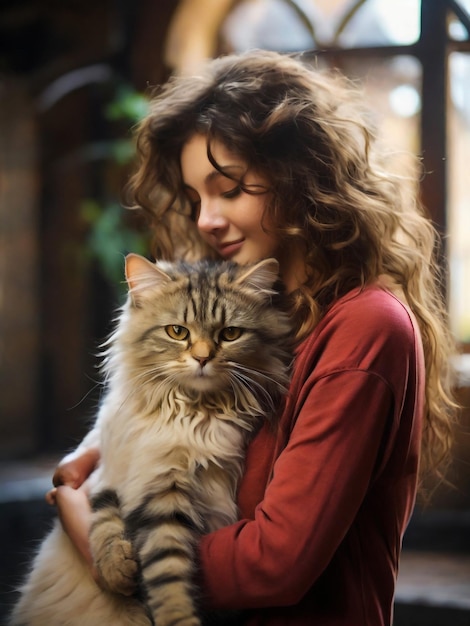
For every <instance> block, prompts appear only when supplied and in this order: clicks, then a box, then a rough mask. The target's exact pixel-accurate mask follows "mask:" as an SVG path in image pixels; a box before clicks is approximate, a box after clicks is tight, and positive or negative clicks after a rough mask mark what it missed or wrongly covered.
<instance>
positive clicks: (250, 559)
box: [200, 296, 415, 609]
mask: <svg viewBox="0 0 470 626" xmlns="http://www.w3.org/2000/svg"><path fill="white" fill-rule="evenodd" d="M375 297H376V296H374V298H375ZM378 297H379V300H380V298H382V296H378ZM387 304H388V303H387ZM379 305H380V306H378V308H377V309H374V301H373V299H372V301H370V298H369V299H364V306H359V305H349V306H346V307H345V310H344V314H342V313H341V311H340V312H339V313H338V312H336V313H335V315H334V316H332V318H331V323H328V322H325V324H326V329H325V328H324V330H323V338H322V335H321V332H320V331H318V332H317V337H316V339H315V341H314V342H312V346H314V347H313V348H312V349H313V352H314V355H313V356H312V357H311V358H310V357H309V359H307V361H305V362H304V363H303V364H302V365H301V367H300V370H301V371H300V373H299V371H297V374H296V376H298V377H299V378H300V379H301V380H302V382H301V383H300V389H297V390H296V391H294V393H293V395H295V396H296V397H295V398H294V400H293V402H294V404H295V409H294V410H293V413H292V415H293V418H294V419H293V421H295V425H294V427H293V429H292V432H291V434H290V437H289V440H288V442H287V445H286V447H285V448H284V450H283V451H282V453H281V454H280V455H279V457H278V459H277V461H276V462H275V464H274V471H273V476H272V480H271V482H270V483H269V484H268V486H267V489H266V492H265V495H264V499H263V501H262V502H261V503H260V504H259V505H258V506H257V508H256V510H255V519H254V520H246V519H245V520H242V521H240V522H238V523H236V524H233V525H231V526H228V527H226V528H222V529H220V530H218V531H216V532H214V533H211V534H209V535H207V536H205V537H203V539H202V541H201V546H200V559H201V568H202V575H203V588H204V591H205V594H206V596H207V599H208V604H209V606H210V607H212V608H221V609H223V608H226V609H228V608H244V609H248V608H262V607H273V606H283V605H284V606H287V605H292V604H296V603H297V602H299V601H300V599H301V598H302V597H303V596H304V595H305V593H306V592H307V591H308V590H309V589H310V587H312V585H313V584H314V583H315V581H316V580H317V578H318V577H319V576H320V574H321V573H322V571H323V570H324V569H325V568H326V566H327V565H328V563H329V562H330V561H331V558H332V556H333V555H334V553H335V552H336V550H337V548H338V546H339V545H340V543H341V542H342V540H343V539H344V537H345V535H346V533H347V532H348V530H349V528H350V526H351V524H352V523H353V521H354V518H355V516H356V514H357V512H358V510H359V508H360V507H361V504H362V503H363V501H364V498H365V495H366V494H367V491H368V488H369V486H370V484H371V481H372V477H373V474H374V469H375V468H376V466H377V463H378V459H379V456H380V454H382V453H383V443H384V436H387V439H388V440H389V439H392V437H391V433H392V430H393V428H394V427H395V426H396V421H397V416H398V413H399V411H400V410H401V409H400V406H401V404H402V395H403V394H404V393H405V389H406V386H407V372H408V367H409V363H410V360H411V359H413V356H412V353H413V351H414V349H415V347H414V344H415V336H414V333H413V328H412V324H411V322H410V319H409V317H408V314H407V313H406V312H404V308H403V307H402V305H401V304H396V303H393V302H392V304H391V305H390V306H389V309H390V311H387V307H384V306H383V303H382V301H381V300H380V301H379ZM358 329H360V330H359V333H360V337H359V336H358V334H359V333H358ZM296 368H297V370H298V369H299V367H298V365H297V366H296ZM392 371H393V375H392V374H390V377H387V372H389V373H390V372H392ZM392 425H393V427H392ZM387 443H389V441H387Z"/></svg>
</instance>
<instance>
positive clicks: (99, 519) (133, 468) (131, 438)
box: [11, 254, 292, 626]
mask: <svg viewBox="0 0 470 626" xmlns="http://www.w3.org/2000/svg"><path fill="white" fill-rule="evenodd" d="M277 272H278V264H277V261H275V260H274V259H267V260H264V261H260V262H259V263H257V264H255V265H252V266H237V265H236V264H234V263H230V262H222V263H213V262H209V261H202V262H200V263H198V264H196V265H187V264H184V263H180V264H176V263H175V264H172V263H165V262H160V263H157V264H153V263H150V262H149V261H147V260H146V259H144V258H143V257H140V256H138V255H135V254H131V255H128V257H127V258H126V277H127V281H128V284H129V287H130V290H129V295H128V298H127V302H126V304H125V305H124V307H123V309H122V312H121V314H120V317H119V320H118V323H117V326H116V329H115V331H114V333H113V335H112V336H111V338H110V340H109V345H108V346H107V351H106V358H105V360H104V366H103V368H104V373H105V377H106V393H105V396H104V399H103V402H102V404H101V407H100V411H99V413H98V416H97V420H96V424H95V426H94V428H93V430H92V431H91V434H90V433H89V436H88V438H90V437H91V436H92V437H95V438H97V437H99V446H100V451H101V461H100V464H99V467H98V468H97V469H96V470H95V471H94V472H93V474H92V476H91V477H90V479H89V480H90V499H91V503H92V509H93V521H92V527H91V532H90V542H91V550H92V553H93V556H94V560H95V563H96V567H97V569H98V572H99V574H100V577H101V579H102V582H103V584H102V585H101V586H100V587H99V586H98V585H97V584H96V583H95V582H94V580H93V578H92V576H91V575H90V572H89V569H88V568H87V566H86V565H85V563H84V561H83V560H82V558H81V557H80V556H79V554H78V553H77V551H76V550H75V548H74V547H73V546H72V544H71V542H70V540H69V538H68V536H67V535H66V534H65V532H64V531H63V530H62V528H61V526H60V524H59V523H58V522H56V523H55V526H54V528H53V530H52V532H51V533H50V534H49V536H48V537H47V538H46V539H45V541H44V542H43V544H42V546H41V547H40V550H39V553H38V555H37V556H36V558H35V560H34V562H33V565H32V569H31V573H30V574H29V577H28V578H27V580H26V582H25V584H24V585H23V587H22V589H21V596H20V599H19V602H18V604H17V605H16V607H15V608H14V611H13V614H12V618H11V624H12V625H13V626H65V625H67V626H108V625H109V626H131V625H132V626H144V625H145V626H149V625H150V624H155V625H156V626H170V625H171V626H198V625H199V624H201V618H200V617H199V614H198V600H197V598H198V593H197V559H196V548H197V542H198V539H199V537H200V536H201V534H202V533H206V532H209V531H211V530H214V529H216V528H219V527H221V526H223V525H226V524H230V523H232V522H233V521H235V520H236V518H237V507H236V504H235V499H236V491H237V483H238V480H239V478H240V476H241V474H242V471H243V463H244V452H245V449H246V446H247V443H248V442H249V440H250V439H251V438H252V437H253V435H254V434H255V433H256V431H257V430H258V429H259V427H260V425H261V424H262V423H263V422H264V420H266V419H267V420H272V421H273V422H275V419H276V416H277V414H278V412H279V408H280V407H281V405H282V400H283V397H284V393H285V390H286V387H287V384H288V380H289V369H290V363H291V359H292V350H291V346H292V342H291V336H292V324H291V322H290V319H289V316H288V314H287V313H286V312H285V309H284V307H282V306H281V305H280V302H281V300H282V298H281V296H280V295H279V293H278V291H276V289H275V284H276V281H277ZM136 580H137V583H136ZM103 586H104V587H105V589H103Z"/></svg>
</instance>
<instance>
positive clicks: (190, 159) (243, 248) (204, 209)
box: [181, 134, 279, 264]
mask: <svg viewBox="0 0 470 626" xmlns="http://www.w3.org/2000/svg"><path fill="white" fill-rule="evenodd" d="M211 153H212V156H213V157H214V159H215V161H216V163H217V164H218V165H219V167H220V169H221V170H223V171H224V172H227V174H229V175H230V176H233V177H234V178H235V180H232V179H231V178H228V177H227V176H224V175H223V174H222V173H221V172H220V171H219V170H217V169H215V167H214V166H213V165H212V163H211V162H210V161H209V159H208V157H207V138H206V136H205V135H200V134H196V135H193V137H192V138H191V139H190V140H189V141H188V142H187V143H186V144H185V145H184V147H183V150H182V153H181V171H182V175H183V181H184V185H185V189H186V193H187V195H188V198H189V200H190V202H191V204H192V205H193V209H194V214H195V219H196V223H197V227H198V230H199V233H200V234H201V237H202V238H203V239H204V240H205V241H206V242H207V243H208V244H209V245H210V246H211V247H212V248H214V249H215V250H216V251H217V252H218V253H219V255H220V256H222V257H223V258H225V259H230V260H233V261H235V262H237V263H240V264H246V263H254V262H256V261H259V260H261V259H265V258H268V257H275V258H279V254H278V250H279V241H278V239H277V237H275V236H274V235H273V234H270V233H269V232H266V230H265V229H263V225H262V220H263V214H264V209H265V206H266V201H267V198H268V192H267V191H263V189H264V190H265V189H267V187H268V184H267V181H266V180H265V179H264V178H263V177H262V176H260V175H259V174H257V173H256V172H253V171H250V170H247V168H246V164H245V163H244V162H243V161H242V160H241V159H240V158H239V157H238V156H236V155H235V154H233V153H232V152H230V151H229V150H227V148H226V147H225V146H224V145H223V144H222V143H220V142H218V141H211ZM242 178H243V185H244V186H245V187H247V188H248V189H250V187H251V186H252V185H253V187H252V188H253V190H254V191H255V192H256V193H254V194H251V193H246V192H245V191H243V190H242V189H241V188H240V186H239V184H238V182H237V180H239V179H242ZM259 192H261V193H259ZM263 224H265V226H267V227H268V229H267V230H268V231H269V222H268V221H267V220H266V219H265V220H264V222H263Z"/></svg>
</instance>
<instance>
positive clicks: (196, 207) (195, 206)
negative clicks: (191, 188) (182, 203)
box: [190, 202, 201, 222]
mask: <svg viewBox="0 0 470 626" xmlns="http://www.w3.org/2000/svg"><path fill="white" fill-rule="evenodd" d="M190 207H191V213H190V218H191V220H192V221H193V222H197V221H198V219H199V213H200V212H201V203H200V202H191V203H190Z"/></svg>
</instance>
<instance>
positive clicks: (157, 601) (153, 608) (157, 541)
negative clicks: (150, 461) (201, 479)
mask: <svg viewBox="0 0 470 626" xmlns="http://www.w3.org/2000/svg"><path fill="white" fill-rule="evenodd" d="M194 497H195V491H193V490H189V489H188V490H186V489H185V488H182V487H181V486H178V485H177V484H176V481H175V482H174V483H173V484H172V485H171V487H169V488H168V489H166V490H165V491H163V492H162V491H161V490H160V491H159V492H158V493H155V494H151V495H148V496H147V497H146V498H145V500H144V501H143V502H142V504H141V505H140V506H139V507H137V508H136V509H135V510H134V511H133V512H132V513H131V514H130V515H129V516H128V517H127V518H126V527H127V528H128V532H130V534H131V536H133V537H134V542H135V543H134V545H135V546H136V549H137V553H138V555H139V563H140V575H141V580H142V588H143V591H144V596H145V597H144V601H145V602H146V604H147V606H148V607H149V609H150V612H151V615H152V618H153V620H154V622H155V624H158V626H170V625H172V626H200V624H201V622H200V619H199V617H198V596H199V592H198V587H197V585H196V584H195V577H196V549H197V544H198V540H199V537H200V536H201V534H202V533H203V532H204V530H205V529H204V524H203V521H202V519H201V517H200V515H199V513H198V511H197V510H196V508H195V507H194V506H193V502H194Z"/></svg>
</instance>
